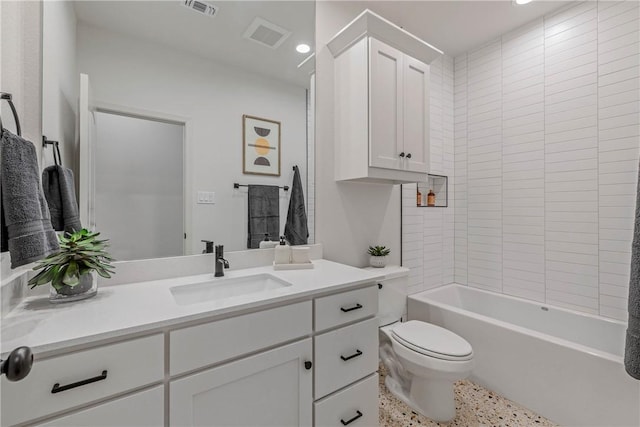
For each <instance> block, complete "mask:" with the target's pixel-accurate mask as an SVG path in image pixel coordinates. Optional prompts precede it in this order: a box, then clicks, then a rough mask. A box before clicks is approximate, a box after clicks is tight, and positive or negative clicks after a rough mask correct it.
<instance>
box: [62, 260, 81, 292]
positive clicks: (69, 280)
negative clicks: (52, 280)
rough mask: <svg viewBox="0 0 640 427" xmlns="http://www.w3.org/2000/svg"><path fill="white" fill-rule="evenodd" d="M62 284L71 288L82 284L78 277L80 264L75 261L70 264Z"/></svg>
mask: <svg viewBox="0 0 640 427" xmlns="http://www.w3.org/2000/svg"><path fill="white" fill-rule="evenodd" d="M62 283H64V284H65V285H68V286H71V287H74V286H76V285H77V284H78V283H80V277H79V275H78V264H77V263H76V262H75V261H71V262H69V266H68V267H67V269H66V271H65V273H64V277H63V278H62Z"/></svg>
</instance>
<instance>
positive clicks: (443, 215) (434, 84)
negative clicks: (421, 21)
mask: <svg viewBox="0 0 640 427" xmlns="http://www.w3.org/2000/svg"><path fill="white" fill-rule="evenodd" d="M430 83H431V94H430V104H431V105H430V125H431V134H430V138H431V140H430V152H431V159H430V161H431V165H430V168H429V170H430V171H431V173H433V174H437V175H445V176H447V177H448V178H449V203H448V207H447V208H428V207H417V206H416V185H415V184H411V185H403V186H402V190H403V197H402V264H403V266H405V267H408V268H409V269H410V270H411V271H410V273H409V293H415V292H420V291H423V290H426V289H430V288H434V287H437V286H441V285H443V284H446V283H451V282H453V280H454V277H453V276H454V198H455V195H454V180H453V178H454V177H453V175H454V138H453V136H454V129H453V58H451V57H448V56H443V57H441V58H438V59H437V60H435V61H433V63H431V67H430ZM424 185H426V184H421V185H420V188H421V192H422V193H423V197H426V193H427V192H428V190H426V191H425V189H424V188H426V187H424Z"/></svg>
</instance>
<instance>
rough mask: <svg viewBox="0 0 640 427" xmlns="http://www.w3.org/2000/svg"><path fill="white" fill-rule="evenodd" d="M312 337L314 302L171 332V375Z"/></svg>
mask: <svg viewBox="0 0 640 427" xmlns="http://www.w3.org/2000/svg"><path fill="white" fill-rule="evenodd" d="M310 334H311V301H305V302H301V303H298V304H291V305H287V306H284V307H278V308H273V309H271V310H265V311H259V312H257V313H251V314H245V315H243V316H237V317H232V318H229V319H224V320H218V321H214V322H211V323H205V324H203V325H197V326H192V327H190V328H185V329H178V330H177V331H172V332H171V338H170V365H171V368H170V372H171V375H176V374H180V373H183V372H188V371H192V370H194V369H198V368H200V367H203V366H207V365H212V364H214V363H218V362H222V361H224V360H227V359H231V358H233V357H237V356H241V355H243V354H246V353H250V352H252V351H256V350H260V349H262V348H266V347H270V346H272V345H276V344H279V343H282V342H286V341H290V340H294V339H296V338H300V337H303V336H305V335H310Z"/></svg>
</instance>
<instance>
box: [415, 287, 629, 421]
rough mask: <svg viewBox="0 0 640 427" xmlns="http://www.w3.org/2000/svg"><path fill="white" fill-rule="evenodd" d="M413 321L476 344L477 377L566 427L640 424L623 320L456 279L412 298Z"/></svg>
mask: <svg viewBox="0 0 640 427" xmlns="http://www.w3.org/2000/svg"><path fill="white" fill-rule="evenodd" d="M408 317H409V319H417V320H423V321H425V322H430V323H434V324H436V325H440V326H443V327H445V328H447V329H449V330H451V331H453V332H455V333H457V334H458V335H460V336H462V337H464V338H465V339H466V340H467V341H469V343H470V344H471V346H472V347H473V352H474V358H475V361H476V365H475V368H474V371H473V373H472V374H471V380H472V381H474V382H476V383H479V384H481V385H483V386H485V387H487V388H489V389H491V390H493V391H495V392H497V393H499V394H501V395H503V396H505V397H507V398H508V399H511V400H513V401H515V402H517V403H519V404H521V405H523V406H525V407H527V408H529V409H532V410H533V411H535V412H537V413H538V414H540V415H542V416H544V417H546V418H549V419H550V420H552V421H554V422H556V423H558V424H560V425H562V426H607V427H608V426H639V425H640V381H637V380H634V379H632V378H631V377H630V376H628V375H627V374H626V373H625V371H624V367H623V358H622V355H623V350H624V336H625V329H626V325H625V324H624V323H623V322H618V321H614V320H608V319H604V318H601V317H597V316H592V315H588V314H583V313H579V312H576V311H572V310H566V309H563V308H557V307H554V306H549V305H546V304H540V303H535V302H531V301H527V300H523V299H520V298H514V297H510V296H506V295H501V294H497V293H493V292H487V291H482V290H478V289H474V288H470V287H468V286H462V285H457V284H451V285H446V286H443V287H440V288H437V289H433V290H430V291H425V292H421V293H418V294H414V295H410V296H409V299H408Z"/></svg>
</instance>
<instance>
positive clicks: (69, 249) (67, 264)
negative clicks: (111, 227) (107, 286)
mask: <svg viewBox="0 0 640 427" xmlns="http://www.w3.org/2000/svg"><path fill="white" fill-rule="evenodd" d="M99 235H100V233H95V232H91V231H88V230H86V229H84V228H83V229H82V230H80V231H76V232H74V233H71V234H70V233H64V234H60V235H58V240H59V241H60V251H59V252H58V253H55V254H52V255H49V256H48V257H46V258H45V259H43V260H41V261H38V264H37V265H36V266H35V267H34V268H33V269H34V270H40V272H39V273H38V274H36V275H35V276H34V277H33V278H31V280H29V282H28V284H29V285H30V286H31V289H33V288H35V287H36V286H40V285H44V284H47V283H51V291H50V294H49V300H50V301H51V302H64V301H77V300H81V299H85V298H90V297H92V296H94V295H96V293H97V292H98V280H97V279H98V277H97V275H98V274H99V275H100V276H102V277H104V278H107V279H108V278H110V277H111V274H113V273H114V271H113V267H112V266H111V261H113V259H112V258H111V257H110V256H109V254H108V253H107V252H106V251H105V249H106V248H107V246H108V245H107V242H108V240H98V236H99Z"/></svg>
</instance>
